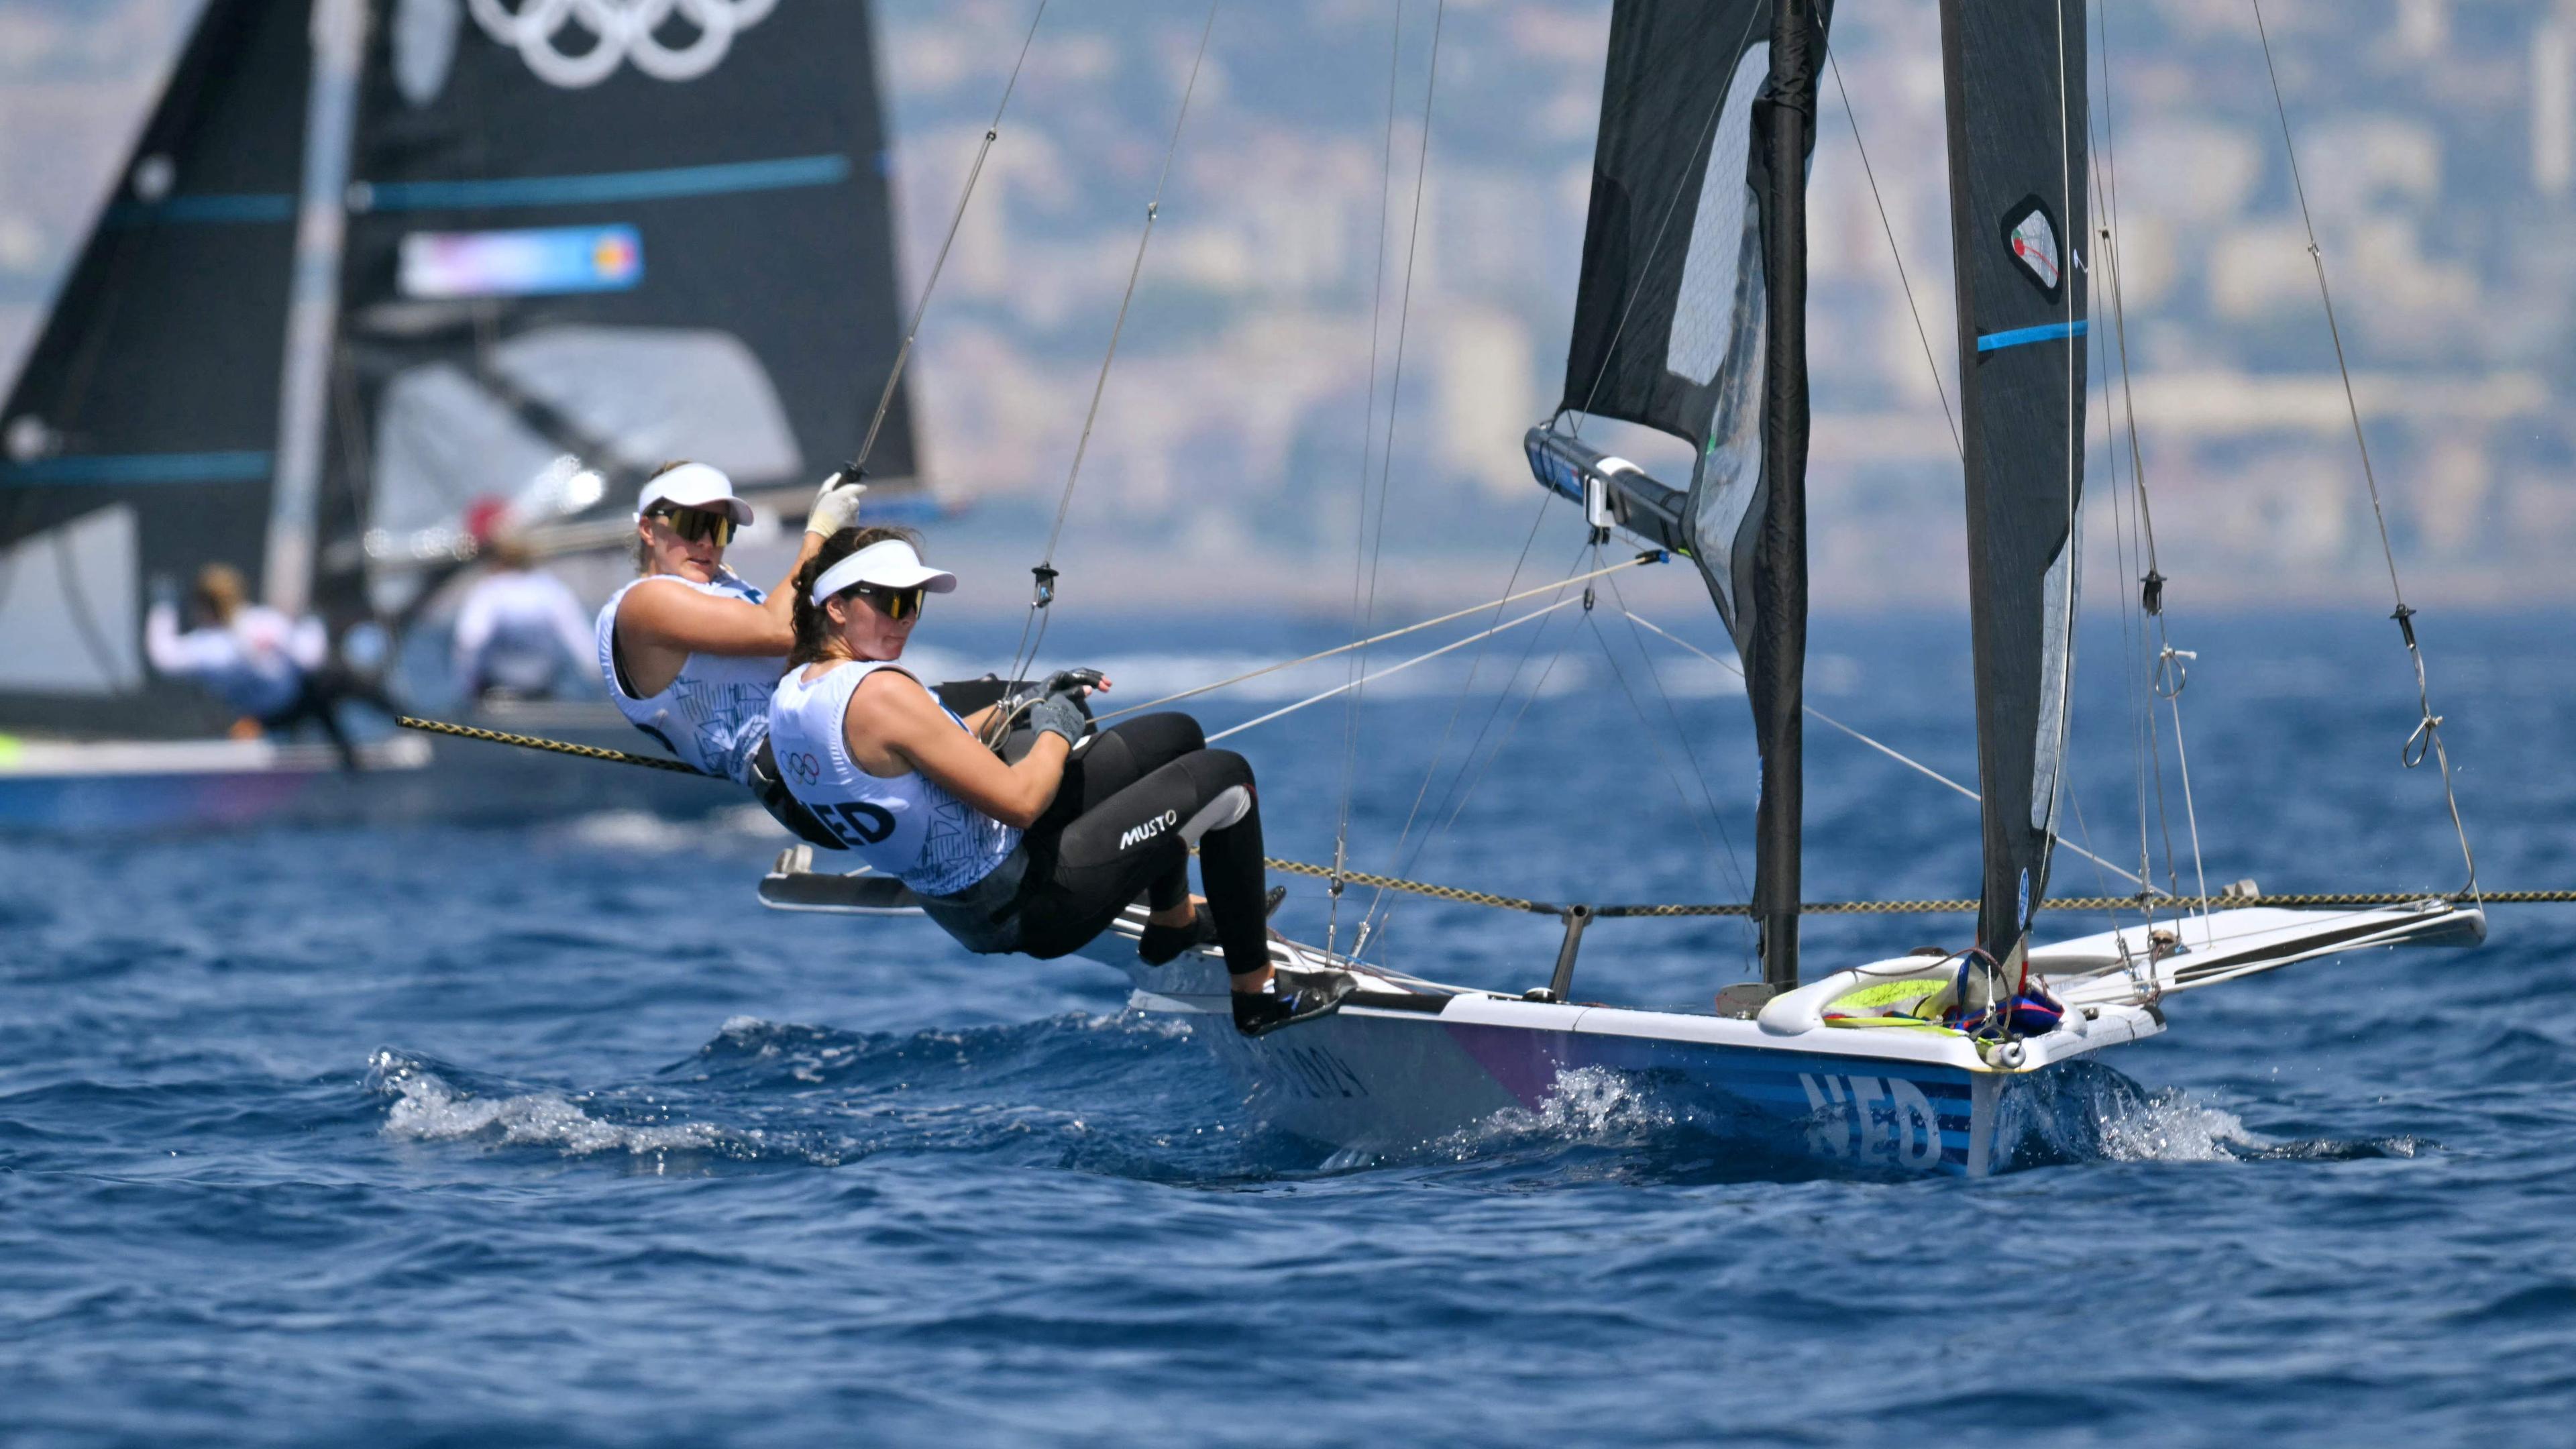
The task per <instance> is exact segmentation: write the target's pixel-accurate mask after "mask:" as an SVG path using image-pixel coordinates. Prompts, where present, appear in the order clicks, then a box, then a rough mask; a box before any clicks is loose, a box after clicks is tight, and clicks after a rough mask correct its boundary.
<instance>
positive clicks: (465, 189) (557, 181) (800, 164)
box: [368, 156, 850, 211]
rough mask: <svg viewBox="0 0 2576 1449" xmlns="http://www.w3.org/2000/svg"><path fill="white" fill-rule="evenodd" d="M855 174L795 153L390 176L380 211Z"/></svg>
mask: <svg viewBox="0 0 2576 1449" xmlns="http://www.w3.org/2000/svg"><path fill="white" fill-rule="evenodd" d="M849 179H850V158H849V157H847V156H790V157H787V158H785V159H782V160H777V161H741V162H733V163H728V164H725V165H719V166H680V167H674V168H671V169H669V170H663V171H611V172H602V173H598V174H594V175H589V176H521V177H512V178H506V179H501V180H493V181H389V182H385V183H384V184H382V185H379V186H376V187H374V188H372V195H371V197H370V200H369V203H368V205H369V209H370V210H374V211H444V210H469V209H473V208H478V207H501V206H566V205H579V204H582V203H585V202H614V201H667V200H671V199H673V198H677V197H689V196H723V195H727V194H730V193H734V192H743V191H786V190H791V189H794V188H796V187H800V186H838V185H840V184H841V183H842V182H844V181H847V180H849Z"/></svg>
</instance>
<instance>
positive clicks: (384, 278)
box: [318, 0, 915, 612]
mask: <svg viewBox="0 0 2576 1449" xmlns="http://www.w3.org/2000/svg"><path fill="white" fill-rule="evenodd" d="M660 9H661V10H663V11H668V12H669V13H668V14H667V15H665V16H664V18H663V19H661V20H660V21H659V22H657V23H652V24H648V23H647V22H646V21H645V20H644V19H640V18H639V17H642V16H646V15H647V14H648V13H653V12H655V11H656V7H653V6H648V5H642V4H635V3H628V0H611V3H604V4H599V5H583V6H566V5H559V4H539V3H534V0H375V3H374V4H373V5H372V6H371V10H372V12H373V23H372V24H371V26H370V38H369V44H368V53H367V63H366V70H365V76H366V79H365V89H364V92H363V99H362V103H361V109H360V121H359V128H358V141H357V145H356V150H355V156H354V158H353V163H352V176H353V181H352V184H351V186H350V188H349V196H350V207H349V232H348V253H347V259H346V264H345V266H344V269H343V274H342V275H343V278H344V285H343V287H342V293H341V324H340V325H341V351H340V356H339V358H338V359H337V362H336V365H335V366H336V372H337V377H336V379H335V388H334V397H333V406H332V413H333V424H332V430H333V438H332V443H331V446H330V447H329V448H328V450H327V453H326V456H327V459H328V468H329V475H328V481H327V485H326V487H325V488H324V490H323V500H324V501H323V505H322V507H323V517H322V518H321V519H319V520H318V528H319V532H320V535H321V537H322V538H323V539H324V540H326V542H325V544H324V547H323V551H322V552H323V560H324V565H325V574H326V579H325V585H324V596H325V597H326V598H327V599H329V600H330V601H331V602H332V603H333V604H334V605H335V612H338V611H341V610H352V611H354V608H355V605H356V604H357V602H358V601H357V600H356V599H355V598H354V597H353V595H354V592H355V591H354V590H353V589H352V588H351V587H350V585H352V584H354V583H355V582H356V581H357V579H358V577H359V576H360V575H361V574H362V573H363V574H366V575H371V576H373V577H374V579H375V582H376V586H377V587H376V589H375V598H374V599H373V601H372V602H373V604H374V606H375V607H376V608H378V609H393V608H399V607H401V606H402V604H403V603H404V601H405V598H406V597H407V596H409V595H410V594H411V593H413V592H415V589H414V587H413V586H408V585H406V584H405V583H404V582H403V580H404V578H405V574H406V565H410V564H427V565H431V566H433V571H434V568H435V566H437V565H440V564H452V562H453V560H454V559H455V558H456V557H457V556H458V554H459V553H460V552H461V551H463V550H464V549H466V548H468V547H470V544H468V543H467V542H466V540H467V538H468V536H469V535H470V534H471V533H472V532H473V531H474V527H475V525H476V524H477V523H488V521H489V520H490V518H491V517H492V516H493V515H494V514H495V512H498V513H499V514H500V516H501V517H502V519H503V520H504V521H505V522H507V523H510V524H515V525H519V526H525V525H529V524H543V523H546V522H549V521H552V520H560V519H564V518H577V517H581V516H584V515H585V514H586V515H587V516H590V517H594V518H600V519H604V520H606V522H607V523H608V524H610V525H614V524H615V523H616V520H617V519H618V518H620V517H621V516H622V512H623V510H624V508H625V507H627V506H629V505H631V502H632V500H633V498H634V495H635V491H636V489H637V487H638V486H639V485H640V482H641V480H642V477H643V475H644V474H645V473H647V472H649V471H650V470H651V469H652V468H653V467H654V466H655V465H656V464H658V463H660V462H663V461H665V460H668V459H674V458H683V457H688V458H697V459H702V460H704V461H707V462H711V463H715V464H717V465H718V466H720V467H722V468H724V469H726V470H727V471H728V472H730V473H731V474H732V475H733V476H734V478H735V480H736V482H737V483H738V484H741V485H744V486H747V487H751V488H755V489H756V488H761V487H764V486H774V485H782V486H783V485H788V484H806V485H810V484H811V483H813V482H814V481H815V480H817V479H819V478H820V477H821V476H822V475H823V474H824V473H826V472H828V471H829V470H830V469H831V468H833V467H834V466H836V465H838V464H840V463H842V462H843V461H845V460H847V459H848V458H850V457H851V455H852V454H853V453H855V452H856V451H857V449H858V446H859V442H860V439H861V437H862V435H863V434H864V433H865V432H866V430H867V426H868V422H869V419H870V417H871V415H872V414H873V413H874V411H875V408H876V404H877V400H878V397H879V395H880V393H881V392H882V391H883V389H884V386H885V380H886V375H887V369H888V368H889V367H890V366H891V364H892V362H893V357H894V343H895V341H896V339H898V338H899V337H900V336H901V335H902V322H903V319H902V317H901V315H900V314H899V311H898V304H897V301H896V297H895V278H894V252H893V236H892V226H891V221H890V214H889V203H888V199H887V187H886V180H885V171H886V136H885V128H884V122H883V118H882V116H881V114H880V110H879V105H878V99H877V77H876V70H875V64H876V63H875V57H874V54H873V48H872V44H871V39H870V34H869V7H868V6H866V5H864V4H861V3H857V0H704V3H700V4H692V5H684V6H680V7H677V8H676V10H674V9H672V8H671V7H660ZM592 27H604V30H605V33H601V31H600V30H599V29H594V28H592ZM914 471H915V470H914V455H913V446H912V431H911V426H910V421H909V417H908V411H907V408H906V404H905V400H904V398H903V396H902V395H901V394H900V393H898V395H897V396H896V398H895V400H894V405H893V411H892V414H891V415H890V416H889V417H888V419H887V422H886V426H885V429H884V431H883V433H882V434H881V435H880V436H879V437H878V439H877V442H876V447H875V451H874V455H873V456H872V457H871V458H870V460H869V467H868V472H869V475H870V478H871V480H872V482H873V483H874V484H875V485H876V486H877V490H878V491H877V492H876V493H875V494H874V495H873V496H872V497H871V500H870V504H871V512H872V513H877V514H879V515H882V514H883V512H884V505H886V504H888V503H893V502H896V501H898V500H899V499H900V497H901V496H902V494H903V493H904V491H905V489H906V487H907V486H908V484H909V482H910V480H911V478H912V475H913V474H914ZM611 531H613V529H612V530H611Z"/></svg>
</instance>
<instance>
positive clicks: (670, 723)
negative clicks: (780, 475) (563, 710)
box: [599, 573, 787, 785]
mask: <svg viewBox="0 0 2576 1449" xmlns="http://www.w3.org/2000/svg"><path fill="white" fill-rule="evenodd" d="M655 578H665V579H670V580H671V581H672V582H673V583H677V584H683V585H686V586H687V587H689V588H692V589H695V590H697V591H698V592H699V593H702V594H713V595H715V596H716V597H717V598H719V599H741V600H743V601H744V602H746V603H753V604H757V603H759V602H761V600H762V597H763V595H762V594H761V592H760V590H758V589H755V588H753V587H752V586H751V585H749V584H747V583H744V582H743V581H742V580H741V579H740V578H739V577H737V576H736V575H734V574H731V573H727V574H724V575H722V576H720V577H719V578H718V579H717V580H716V582H714V583H712V584H702V583H698V582H696V581H695V580H692V579H684V578H678V577H676V576H674V575H671V574H655V575H653V576H651V577H650V578H641V579H637V580H636V581H635V583H633V584H628V585H627V586H626V587H625V588H622V589H619V590H618V591H617V592H616V593H614V594H612V595H610V596H609V599H608V602H607V604H605V605H603V606H602V607H601V609H600V611H599V673H600V676H601V677H602V678H603V679H606V680H607V681H608V697H609V698H610V699H612V700H615V701H616V702H617V711H618V713H620V714H623V715H625V716H626V718H627V721H628V722H629V723H631V724H633V725H634V726H635V727H636V728H637V729H639V730H642V731H643V732H644V733H646V734H648V735H651V736H652V737H653V738H655V739H657V740H660V741H661V742H662V744H663V746H664V747H665V748H666V749H668V750H670V752H671V753H672V754H674V755H677V756H679V757H680V759H681V761H682V762H683V763H685V764H687V765H689V766H690V767H692V768H694V769H697V770H701V771H704V772H705V773H707V774H710V775H723V776H725V777H727V778H729V779H732V780H736V781H739V782H741V783H742V784H745V785H748V784H750V783H751V757H752V756H753V755H754V754H755V753H757V752H758V751H759V749H760V742H761V741H762V740H763V739H765V738H767V737H768V735H769V692H770V690H771V689H772V688H773V687H774V686H775V685H776V684H777V683H778V676H779V675H780V674H781V673H782V672H784V671H785V670H786V668H787V660H786V658H785V656H783V655H772V656H769V657H766V658H758V659H742V658H730V657H727V656H725V655H720V654H692V655H690V656H689V658H688V661H687V662H686V663H684V664H682V665H681V666H680V673H679V676H678V677H677V678H675V679H673V680H672V681H671V683H670V687H669V688H667V689H664V690H663V691H662V692H661V693H660V694H656V695H651V696H648V697H646V698H643V699H638V698H636V697H635V696H634V695H631V694H629V693H627V692H626V681H625V680H623V679H621V678H619V677H618V669H617V606H618V605H619V604H621V603H623V602H625V600H626V595H627V594H628V593H629V592H631V591H632V590H633V589H634V588H635V584H644V583H650V582H652V581H653V579H655Z"/></svg>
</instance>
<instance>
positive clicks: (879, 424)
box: [850, 0, 1204, 675]
mask: <svg viewBox="0 0 2576 1449" xmlns="http://www.w3.org/2000/svg"><path fill="white" fill-rule="evenodd" d="M1046 10H1047V0H1038V6H1037V10H1036V12H1035V13H1033V14H1031V15H1030V16H1029V30H1028V34H1026V35H1024V36H1022V37H1021V38H1020V55H1019V59H1017V60H1015V61H1013V62H1011V78H1010V79H1009V80H1007V81H1005V82H1003V83H1002V99H1001V100H1000V102H999V103H997V104H996V105H995V106H994V107H993V120H992V124H990V125H988V126H986V127H985V128H984V139H983V141H982V143H980V144H979V145H977V146H976V148H975V161H974V164H972V165H970V166H968V167H967V168H966V184H965V185H964V186H963V187H961V188H959V190H958V192H957V208H956V210H954V211H952V212H950V213H949V216H948V234H947V235H946V236H944V237H942V238H940V242H939V255H938V256H937V257H935V258H933V259H932V260H931V263H930V276H929V278H928V280H926V281H924V282H923V283H922V284H921V300H920V301H918V302H916V303H914V304H913V308H912V321H911V322H910V323H908V324H906V326H905V327H904V329H903V342H902V344H901V345H900V346H898V347H896V348H895V350H894V365H893V367H891V368H889V369H888V370H887V372H886V381H885V391H884V392H882V393H879V394H878V395H877V411H876V416H874V417H872V418H870V419H868V431H867V436H865V437H864V438H862V439H860V440H859V454H858V456H857V457H856V458H854V459H852V460H851V462H850V474H851V476H852V477H865V476H866V474H867V467H868V458H869V457H870V456H871V455H872V454H874V453H875V452H876V449H877V433H878V431H879V430H880V429H882V428H883V427H884V426H885V420H886V414H887V413H888V412H890V411H892V410H893V408H894V394H895V388H896V386H897V385H898V384H900V383H901V382H902V381H903V369H904V364H906V363H908V362H910V361H911V360H912V343H913V339H914V338H916V337H919V336H920V335H921V319H922V317H923V315H924V314H926V313H928V312H929V311H930V297H931V294H932V293H934V292H936V291H938V290H939V274H940V273H941V272H944V271H946V270H947V269H948V251H949V248H951V247H954V246H955V245H957V229H958V228H959V227H960V226H962V225H964V224H965V221H966V203H967V202H969V201H971V200H973V199H974V196H975V183H976V182H977V181H979V180H981V179H982V178H983V175H984V159H985V158H986V157H988V156H990V155H992V154H993V143H994V142H995V141H997V140H999V139H1000V138H1001V135H1002V115H1003V113H1004V112H1006V111H1008V110H1010V108H1011V94H1012V93H1013V92H1014V91H1017V90H1018V89H1019V88H1020V70H1021V67H1023V66H1026V65H1027V64H1028V63H1029V47H1030V46H1032V45H1034V44H1036V42H1037V38H1038V22H1039V21H1041V20H1044V19H1045V18H1046ZM1202 43H1204V42H1202ZM1012 672H1013V674H1015V675H1016V674H1017V673H1018V671H1017V670H1014V671H1012Z"/></svg>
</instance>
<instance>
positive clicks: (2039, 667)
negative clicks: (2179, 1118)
mask: <svg viewBox="0 0 2576 1449" xmlns="http://www.w3.org/2000/svg"><path fill="white" fill-rule="evenodd" d="M1941 49H1942V61H1943V66H1944V70H1945V74H1946V89H1947V110H1948V114H1949V133H1950V222H1951V245H1952V250H1953V252H1954V254H1955V257H1954V264H1955V266H1956V269H1957V274H1956V279H1957V285H1958V312H1959V379H1960V412H1961V433H1962V439H1961V440H1962V443H1963V445H1964V453H1965V461H1966V502H1967V510H1968V588H1969V599H1970V623H1971V626H1972V628H1973V630H1974V634H1975V651H1976V699H1977V776H1978V780H1979V784H1980V793H1981V794H1982V795H1983V797H1984V811H1983V817H1984V819H1983V823H1984V831H1983V846H1984V850H1983V855H1984V865H1983V871H1982V879H1981V883H1980V887H1979V893H1978V897H1979V901H1980V906H1979V910H1978V915H1977V943H1978V945H1980V946H1982V947H1983V948H1984V949H1985V950H1986V951H1987V952H1988V953H1989V954H1990V955H1991V956H1992V957H1993V958H1994V960H1995V962H1996V963H1997V964H1998V965H1999V966H2000V967H2001V968H2002V970H2003V975H2004V977H2005V979H2006V981H2007V982H2018V980H2019V979H2020V976H2021V972H2022V964H2023V952H2024V949H2025V946H2026V941H2025V937H2026V935H2027V933H2028V931H2029V928H2030V921H2031V916H2032V913H2033V912H2034V911H2036V910H2037V909H2038V908H2039V904H2040V901H2041V899H2042V897H2043V896H2044V895H2045V894H2046V892H2047V889H2048V865H2049V850H2050V846H2051V845H2052V844H2053V843H2054V841H2055V838H2056V827H2057V811H2058V804H2059V800H2060V797H2061V793H2062V792H2061V790H2060V767H2061V765H2062V763H2063V760H2064V756H2065V751H2066V728H2067V726H2066V721H2067V684H2068V679H2069V676H2070V674H2071V673H2072V670H2073V667H2074V649H2075V630H2074V619H2075V599H2076V589H2077V576H2076V547H2077V538H2076V534H2075V528H2074V524H2075V519H2076V510H2077V508H2078V506H2079V505H2080V503H2081V502H2082V494H2083V485H2084V337H2085V333H2086V332H2087V330H2088V329H2089V326H2090V324H2089V322H2088V321H2087V319H2086V315H2085V308H2086V295H2085V294H2086V286H2085V264H2084V252H2083V247H2082V245H2081V243H2082V240H2083V238H2084V236H2085V228H2086V226H2087V221H2086V217H2087V215H2088V205H2089V198H2088V196H2087V194H2086V188H2085V176H2086V170H2087V167H2088V165H2089V158H2088V155H2087V152H2086V145H2085V137H2086V116H2085V105H2086V100H2085V69H2084V60H2085V49H2084V6H2083V3H2082V0H1941Z"/></svg>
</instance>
